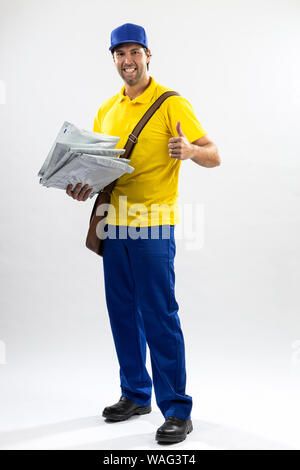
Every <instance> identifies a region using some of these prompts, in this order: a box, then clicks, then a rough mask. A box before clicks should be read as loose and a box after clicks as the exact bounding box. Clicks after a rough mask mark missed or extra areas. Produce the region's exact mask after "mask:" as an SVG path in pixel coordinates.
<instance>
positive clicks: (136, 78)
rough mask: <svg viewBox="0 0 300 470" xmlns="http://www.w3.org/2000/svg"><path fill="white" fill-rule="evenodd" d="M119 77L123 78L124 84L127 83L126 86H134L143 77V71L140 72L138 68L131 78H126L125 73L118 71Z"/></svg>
mask: <svg viewBox="0 0 300 470" xmlns="http://www.w3.org/2000/svg"><path fill="white" fill-rule="evenodd" d="M120 75H121V77H122V78H123V80H124V82H126V83H128V85H130V86H134V85H136V84H137V83H138V82H139V81H140V79H141V77H142V75H143V70H141V69H140V68H137V69H136V72H135V74H134V76H133V77H128V76H127V75H126V73H124V72H123V70H122V69H121V70H120Z"/></svg>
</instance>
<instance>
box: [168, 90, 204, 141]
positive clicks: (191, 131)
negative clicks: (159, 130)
mask: <svg viewBox="0 0 300 470" xmlns="http://www.w3.org/2000/svg"><path fill="white" fill-rule="evenodd" d="M165 103H166V106H165V119H166V123H167V126H168V128H169V130H170V133H171V135H172V136H173V137H177V136H178V134H177V131H176V124H177V122H178V121H180V123H181V129H182V131H183V133H184V135H185V136H186V138H187V139H188V141H189V142H194V141H195V140H197V139H200V138H201V137H203V136H204V135H206V134H207V132H206V131H205V130H204V129H203V127H202V125H201V124H200V122H199V121H198V119H197V117H196V116H195V113H194V110H193V107H192V105H191V104H190V103H189V101H188V100H187V99H186V98H183V96H171V97H169V98H167V99H166V101H165Z"/></svg>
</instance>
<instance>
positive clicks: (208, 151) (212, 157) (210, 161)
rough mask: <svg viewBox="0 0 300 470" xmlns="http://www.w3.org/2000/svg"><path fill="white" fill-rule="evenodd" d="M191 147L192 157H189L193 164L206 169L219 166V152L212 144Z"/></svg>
mask: <svg viewBox="0 0 300 470" xmlns="http://www.w3.org/2000/svg"><path fill="white" fill-rule="evenodd" d="M191 145H192V147H193V156H192V157H191V160H193V162H195V163H197V164H198V165H201V166H205V167H207V168H212V167H214V166H218V165H220V164H221V159H220V156H219V152H218V149H217V147H216V145H215V144H214V143H209V144H206V145H201V146H200V145H194V144H191Z"/></svg>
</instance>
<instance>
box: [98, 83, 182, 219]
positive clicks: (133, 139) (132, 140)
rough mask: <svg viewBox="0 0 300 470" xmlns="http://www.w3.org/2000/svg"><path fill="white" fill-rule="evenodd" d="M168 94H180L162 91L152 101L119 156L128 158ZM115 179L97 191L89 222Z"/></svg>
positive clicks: (111, 189) (108, 193)
mask: <svg viewBox="0 0 300 470" xmlns="http://www.w3.org/2000/svg"><path fill="white" fill-rule="evenodd" d="M169 96H180V94H179V93H177V91H172V90H170V91H165V92H164V93H162V94H161V95H160V96H159V97H158V98H157V100H156V101H154V103H153V104H152V105H151V106H150V108H149V109H148V110H147V111H146V112H145V114H144V115H143V116H142V118H141V119H140V121H139V122H138V123H137V125H136V126H135V128H134V129H133V131H132V133H131V134H129V136H128V139H127V142H126V144H125V147H124V148H125V152H124V153H123V155H120V157H119V158H129V156H130V154H131V152H132V150H133V147H134V146H135V144H136V143H137V140H138V139H137V138H138V135H139V134H140V132H141V131H142V129H143V128H144V126H145V125H146V124H147V122H148V121H149V119H150V118H151V117H152V116H153V114H154V113H155V111H157V109H158V108H159V107H160V105H161V104H162V103H163V102H164V101H165V100H166V99H167V98H169ZM116 182H117V180H114V181H112V182H111V183H109V184H108V185H107V186H105V188H103V189H102V190H101V191H99V193H98V196H97V198H96V200H95V202H94V206H93V209H92V212H91V215H90V223H91V220H92V217H93V215H94V213H95V211H96V209H97V206H98V203H100V201H101V199H100V198H101V196H102V195H103V193H107V195H110V194H111V193H112V191H113V189H114V186H115V184H116Z"/></svg>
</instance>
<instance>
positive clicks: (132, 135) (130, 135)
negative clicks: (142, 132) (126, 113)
mask: <svg viewBox="0 0 300 470" xmlns="http://www.w3.org/2000/svg"><path fill="white" fill-rule="evenodd" d="M131 137H133V138H134V139H135V140H133V139H132V138H131ZM128 139H129V140H131V142H133V143H134V144H136V143H137V140H138V138H137V137H136V136H135V135H134V134H129V136H128Z"/></svg>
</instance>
